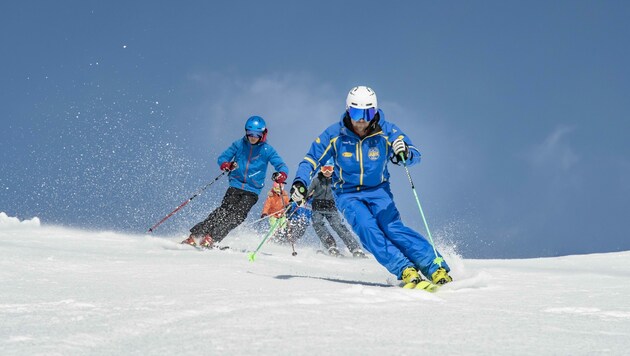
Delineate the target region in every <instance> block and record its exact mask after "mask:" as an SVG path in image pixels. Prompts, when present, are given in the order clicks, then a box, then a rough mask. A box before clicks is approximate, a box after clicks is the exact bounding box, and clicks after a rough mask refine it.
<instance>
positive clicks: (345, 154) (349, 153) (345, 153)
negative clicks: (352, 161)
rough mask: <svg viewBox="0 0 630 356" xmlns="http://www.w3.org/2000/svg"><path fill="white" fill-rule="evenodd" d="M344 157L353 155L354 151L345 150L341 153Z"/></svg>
mask: <svg viewBox="0 0 630 356" xmlns="http://www.w3.org/2000/svg"><path fill="white" fill-rule="evenodd" d="M341 155H342V156H344V157H352V153H351V152H344V153H342V154H341Z"/></svg>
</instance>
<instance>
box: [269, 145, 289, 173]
mask: <svg viewBox="0 0 630 356" xmlns="http://www.w3.org/2000/svg"><path fill="white" fill-rule="evenodd" d="M267 147H269V150H270V153H269V163H271V165H272V166H273V168H274V169H275V170H276V172H282V173H284V174H286V175H289V167H288V166H287V165H286V163H284V161H283V160H282V157H280V155H279V154H278V152H276V150H275V149H274V148H273V147H271V145H269V146H267Z"/></svg>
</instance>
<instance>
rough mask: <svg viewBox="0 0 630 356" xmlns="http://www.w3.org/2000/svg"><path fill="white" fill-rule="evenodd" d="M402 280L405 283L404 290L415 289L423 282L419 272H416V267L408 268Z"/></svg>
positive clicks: (404, 271)
mask: <svg viewBox="0 0 630 356" xmlns="http://www.w3.org/2000/svg"><path fill="white" fill-rule="evenodd" d="M402 280H403V282H405V285H404V286H403V288H405V289H413V288H415V287H416V285H417V284H418V283H420V281H422V278H420V275H419V274H418V271H416V269H415V268H414V267H407V268H405V269H404V270H403V273H402Z"/></svg>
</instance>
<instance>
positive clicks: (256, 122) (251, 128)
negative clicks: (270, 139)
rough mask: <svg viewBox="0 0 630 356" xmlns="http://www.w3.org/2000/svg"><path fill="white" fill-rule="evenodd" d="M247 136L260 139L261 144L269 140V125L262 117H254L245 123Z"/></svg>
mask: <svg viewBox="0 0 630 356" xmlns="http://www.w3.org/2000/svg"><path fill="white" fill-rule="evenodd" d="M245 135H246V136H255V137H258V138H260V142H264V141H265V140H266V139H267V124H266V123H265V120H263V118H262V117H260V116H252V117H250V118H249V119H247V122H246V123H245Z"/></svg>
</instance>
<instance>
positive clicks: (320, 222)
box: [312, 210, 359, 252]
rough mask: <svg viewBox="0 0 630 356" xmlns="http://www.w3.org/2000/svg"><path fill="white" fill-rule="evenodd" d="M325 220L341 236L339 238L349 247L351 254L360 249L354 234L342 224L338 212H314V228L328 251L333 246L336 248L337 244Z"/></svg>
mask: <svg viewBox="0 0 630 356" xmlns="http://www.w3.org/2000/svg"><path fill="white" fill-rule="evenodd" d="M324 219H326V220H328V223H329V224H330V227H332V229H333V230H335V232H336V233H337V235H339V238H341V239H342V240H343V243H345V244H346V246H348V249H349V250H350V252H353V251H354V250H355V249H356V248H357V247H359V243H358V242H357V240H355V239H354V237H353V236H352V233H351V232H350V231H349V230H348V228H347V227H346V226H345V225H344V224H343V222H341V218H340V217H339V212H337V210H314V211H313V217H312V220H313V228H314V229H315V233H317V236H318V237H319V239H320V240H321V241H322V244H324V247H325V248H326V249H329V248H331V247H332V246H335V247H336V246H337V243H336V242H335V239H334V238H333V236H332V235H331V234H330V232H329V231H328V229H327V228H326V225H325V224H324Z"/></svg>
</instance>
